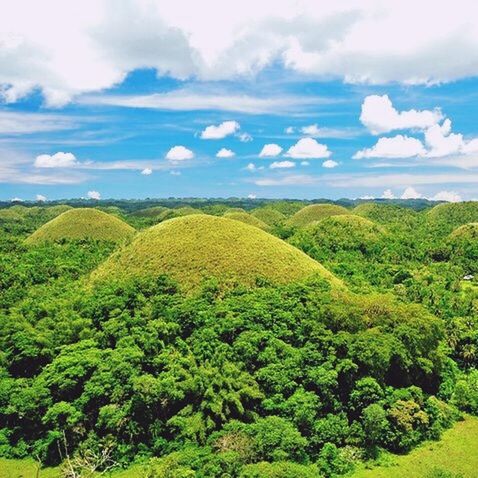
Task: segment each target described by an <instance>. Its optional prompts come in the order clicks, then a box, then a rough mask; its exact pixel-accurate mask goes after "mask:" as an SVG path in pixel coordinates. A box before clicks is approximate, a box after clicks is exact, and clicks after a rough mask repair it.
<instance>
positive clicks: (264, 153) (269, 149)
mask: <svg viewBox="0 0 478 478" xmlns="http://www.w3.org/2000/svg"><path fill="white" fill-rule="evenodd" d="M281 153H282V148H281V147H280V146H279V145H278V144H275V143H269V144H265V145H264V146H263V147H262V150H261V152H260V153H259V156H260V157H261V158H267V157H274V156H279V154H281Z"/></svg>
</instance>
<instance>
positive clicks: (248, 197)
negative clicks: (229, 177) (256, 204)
mask: <svg viewBox="0 0 478 478" xmlns="http://www.w3.org/2000/svg"><path fill="white" fill-rule="evenodd" d="M256 198H257V196H256V195H255V194H248V195H247V199H256Z"/></svg>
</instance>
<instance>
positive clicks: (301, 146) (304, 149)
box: [286, 138, 332, 159]
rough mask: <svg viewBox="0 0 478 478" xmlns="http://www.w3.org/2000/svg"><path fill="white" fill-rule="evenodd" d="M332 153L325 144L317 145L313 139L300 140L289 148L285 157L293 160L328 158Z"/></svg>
mask: <svg viewBox="0 0 478 478" xmlns="http://www.w3.org/2000/svg"><path fill="white" fill-rule="evenodd" d="M331 154H332V153H331V152H330V151H329V150H328V148H327V146H326V145H325V144H321V143H318V142H317V141H316V140H315V139H313V138H301V139H299V141H297V143H296V144H294V145H293V146H291V147H290V148H289V150H288V151H287V153H286V156H288V157H289V158H294V159H314V158H315V159H320V158H328V157H329V156H330V155H331Z"/></svg>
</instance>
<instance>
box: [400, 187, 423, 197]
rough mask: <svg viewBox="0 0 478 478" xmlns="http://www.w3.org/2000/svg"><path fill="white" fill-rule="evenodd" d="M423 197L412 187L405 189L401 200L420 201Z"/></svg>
mask: <svg viewBox="0 0 478 478" xmlns="http://www.w3.org/2000/svg"><path fill="white" fill-rule="evenodd" d="M421 197H423V196H422V195H421V194H420V193H419V192H417V191H416V190H415V189H414V188H413V187H411V186H408V187H407V188H405V191H403V193H402V195H401V196H400V198H401V199H420V198H421Z"/></svg>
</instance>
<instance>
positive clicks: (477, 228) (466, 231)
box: [450, 222, 478, 241]
mask: <svg viewBox="0 0 478 478" xmlns="http://www.w3.org/2000/svg"><path fill="white" fill-rule="evenodd" d="M450 239H451V240H452V241H453V240H465V241H478V222H472V223H470V224H464V225H463V226H460V227H458V228H456V229H455V230H454V231H453V232H452V233H451V234H450Z"/></svg>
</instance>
